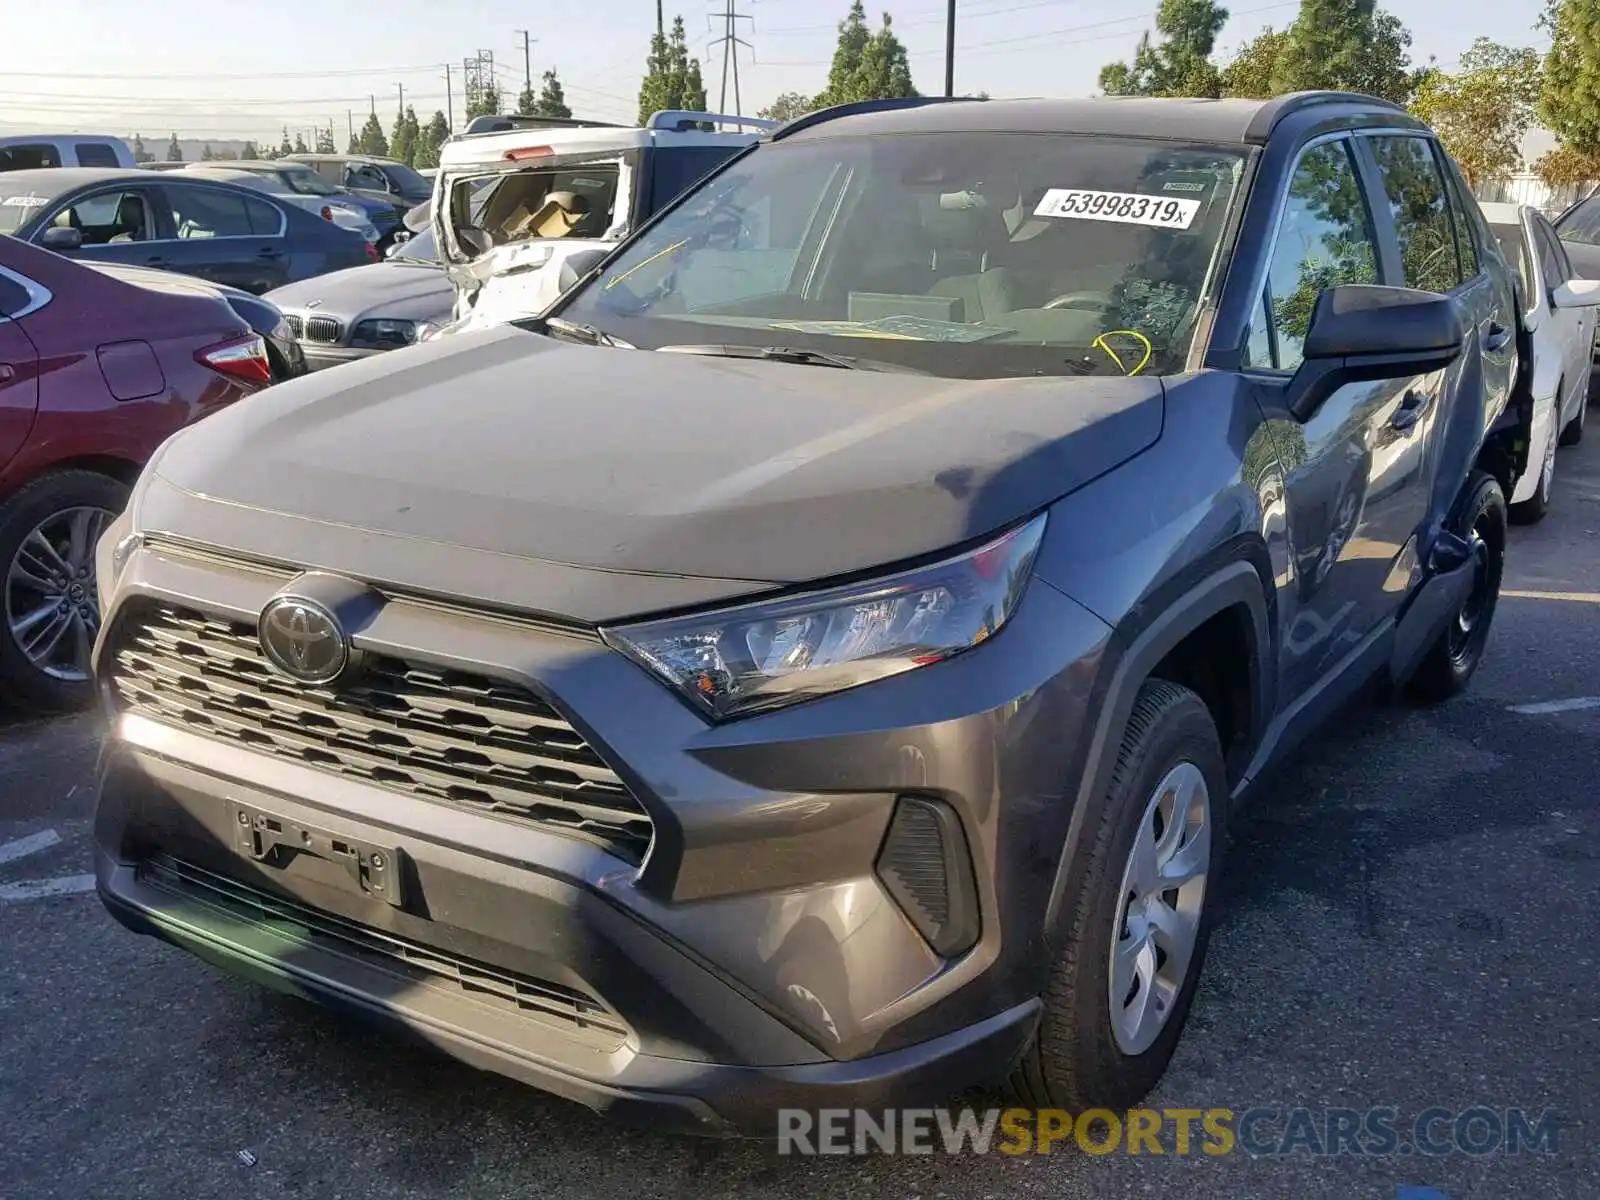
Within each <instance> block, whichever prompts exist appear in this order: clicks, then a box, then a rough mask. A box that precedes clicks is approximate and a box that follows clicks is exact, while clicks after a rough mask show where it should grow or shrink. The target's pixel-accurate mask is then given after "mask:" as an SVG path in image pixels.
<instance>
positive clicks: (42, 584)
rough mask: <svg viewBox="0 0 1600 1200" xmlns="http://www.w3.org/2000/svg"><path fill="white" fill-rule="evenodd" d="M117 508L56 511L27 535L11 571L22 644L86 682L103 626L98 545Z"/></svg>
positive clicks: (43, 667) (32, 658)
mask: <svg viewBox="0 0 1600 1200" xmlns="http://www.w3.org/2000/svg"><path fill="white" fill-rule="evenodd" d="M115 519H116V514H115V513H112V512H109V511H108V510H106V509H103V508H96V507H92V506H80V507H76V508H67V509H63V510H61V511H60V512H57V513H52V514H51V515H50V516H48V517H46V518H45V519H44V520H43V521H41V522H39V524H38V525H36V526H34V528H33V530H32V532H30V533H29V534H28V536H27V537H25V538H23V539H22V544H21V545H20V546H19V547H18V548H17V552H16V553H15V554H14V555H12V558H11V563H10V566H9V568H8V569H7V571H6V582H5V617H6V624H7V625H8V626H9V627H10V630H11V637H12V640H13V641H14V642H15V643H16V645H17V649H18V650H20V651H22V653H23V655H24V656H25V657H26V658H27V660H28V661H29V662H31V663H32V664H33V665H34V666H35V667H36V668H38V669H39V670H40V671H42V672H43V673H44V674H46V675H48V676H50V677H51V678H52V679H59V680H62V681H63V682H66V683H81V682H82V681H84V680H86V679H88V678H89V656H90V653H91V651H92V650H93V649H94V639H95V635H96V634H97V633H98V632H99V631H100V599H99V595H98V593H97V592H96V590H95V562H94V550H95V545H96V544H97V543H98V542H99V540H100V535H101V534H102V533H104V532H105V530H106V527H107V526H108V525H110V524H111V522H112V521H113V520H115Z"/></svg>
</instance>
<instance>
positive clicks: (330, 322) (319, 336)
mask: <svg viewBox="0 0 1600 1200" xmlns="http://www.w3.org/2000/svg"><path fill="white" fill-rule="evenodd" d="M340 332H341V330H340V326H339V322H338V321H337V320H336V319H335V318H333V317H307V318H306V332H305V340H306V341H308V342H320V343H322V344H323V345H325V346H332V345H336V344H337V343H338V341H339V334H340Z"/></svg>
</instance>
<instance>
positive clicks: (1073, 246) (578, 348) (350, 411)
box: [95, 93, 1517, 1136]
mask: <svg viewBox="0 0 1600 1200" xmlns="http://www.w3.org/2000/svg"><path fill="white" fill-rule="evenodd" d="M491 136H492V135H491ZM1369 213H1370V214H1377V216H1378V218H1379V219H1377V220H1373V219H1371V217H1369ZM569 266H571V267H572V269H573V270H577V269H578V268H577V266H576V264H574V263H572V260H569ZM1515 306H1516V300H1515V292H1514V285H1513V282H1512V277H1511V273H1510V270H1509V268H1508V267H1507V265H1506V263H1505V261H1504V259H1503V258H1502V256H1501V254H1500V252H1499V250H1498V249H1497V247H1496V244H1495V240H1494V237H1493V235H1492V233H1491V232H1490V231H1489V228H1488V226H1487V225H1486V224H1485V222H1484V220H1483V217H1482V214H1481V213H1480V212H1479V211H1478V209H1477V206H1476V205H1475V204H1474V202H1473V201H1472V199H1471V197H1470V194H1469V192H1468V191H1467V188H1466V184H1465V181H1464V180H1463V178H1462V175H1461V173H1460V171H1459V170H1458V169H1457V168H1456V166H1455V165H1454V164H1453V163H1452V162H1451V161H1450V160H1449V158H1448V157H1447V156H1446V155H1445V154H1444V152H1443V150H1442V149H1441V148H1440V145H1439V143H1438V141H1437V139H1436V138H1435V137H1434V136H1433V134H1432V133H1431V132H1430V131H1429V130H1428V129H1427V127H1425V126H1424V125H1422V124H1421V123H1420V122H1418V121H1417V120H1416V119H1415V118H1414V117H1412V116H1411V115H1410V114H1409V113H1407V112H1406V111H1405V110H1404V109H1402V108H1399V107H1397V106H1393V105H1390V104H1387V103H1385V102H1382V101H1379V100H1374V99H1371V98H1367V97H1360V96H1349V95H1338V94H1327V93H1315V94H1299V95H1290V96H1283V97H1278V98H1276V99H1273V100H1270V101H1264V102H1263V101H1246V100H1221V101H1217V100H1207V101H1191V100H1155V99H1121V98H1119V99H1114V100H1106V99H1096V100H1049V101H1042V100H1015V101H977V100H975V101H955V102H950V101H938V102H935V101H930V100H908V101H889V102H876V103H870V104H864V105H846V106H843V107H842V108H839V109H834V110H828V111H824V112H820V113H816V114H812V115H811V116H808V117H804V118H801V119H800V120H797V121H794V122H791V123H789V124H787V125H786V126H784V127H783V128H782V129H781V130H778V131H777V132H775V133H773V134H772V135H771V136H770V138H768V139H765V140H763V141H761V142H760V143H759V144H757V145H756V146H755V147H754V149H752V150H751V151H750V152H749V153H747V154H745V155H742V156H740V157H738V158H735V159H733V160H732V161H730V162H728V163H726V164H725V165H724V166H723V168H722V169H721V170H720V171H718V172H717V173H715V174H713V175H712V176H711V177H710V178H708V179H705V180H703V181H701V182H700V183H699V184H697V185H696V186H694V187H693V188H691V189H690V190H689V191H688V192H686V193H685V194H684V195H683V196H682V197H680V199H679V200H678V201H677V202H676V203H675V204H674V205H673V206H671V207H670V208H668V209H667V210H666V211H665V212H664V213H663V214H661V215H660V216H659V217H658V218H657V219H656V220H655V221H654V222H652V223H651V224H650V225H648V226H646V227H645V228H643V229H642V230H640V231H638V232H636V233H635V234H634V235H633V236H631V237H629V238H627V239H626V240H625V241H623V242H622V243H621V244H620V245H619V246H618V247H617V248H616V249H615V250H614V251H613V252H611V253H610V254H609V255H608V256H605V257H602V258H601V260H600V261H599V262H597V263H595V264H593V265H591V266H588V267H586V268H584V270H583V273H582V274H581V275H580V277H579V281H578V285H577V286H576V287H575V288H573V289H572V290H569V291H568V292H567V293H566V294H565V295H564V297H563V298H562V300H561V301H560V302H559V304H558V305H557V306H556V307H555V308H554V309H553V310H552V311H551V312H550V313H548V314H546V315H543V316H541V317H540V318H538V319H536V320H531V321H527V322H522V323H519V324H515V325H509V326H502V327H498V328H492V329H485V330H480V331H476V332H470V333H463V334H460V335H458V336H455V337H450V338H442V339H440V340H438V341H434V342H428V343H424V344H423V345H420V346H417V347H413V348H411V349H409V350H406V351H404V352H402V353H399V354H389V355H381V356H378V357H376V358H373V359H370V360H368V361H366V362H363V363H361V364H359V365H357V366H352V367H348V368H345V369H343V370H341V371H336V372H321V373H317V374H313V375H310V376H308V377H306V378H305V379H301V380H296V381H294V382H291V383H289V384H285V385H284V386H282V387H281V388H278V389H276V390H275V395H274V396H273V402H272V403H270V404H260V405H244V406H239V407H237V408H235V409H234V410H232V411H231V412H228V413H224V414H221V415H220V416H218V417H216V418H213V419H211V420H208V421H206V422H204V423H203V424H201V425H199V426H197V427H196V428H195V429H193V430H191V431H189V432H186V433H185V434H183V435H182V436H180V437H178V438H176V439H175V440H174V441H173V442H172V443H170V445H169V447H168V448H167V450H166V452H165V453H164V454H163V455H162V456H161V458H160V459H159V461H157V462H156V463H155V464H153V465H152V467H151V468H150V469H149V470H148V471H147V472H146V474H145V476H144V478H143V481H142V483H141V486H140V491H139V496H138V499H137V502H136V503H135V504H134V505H133V506H132V507H131V509H130V510H129V512H128V513H127V514H125V516H124V517H123V518H122V519H121V520H120V521H119V522H118V524H117V525H116V527H115V528H114V530H113V531H112V533H111V534H110V535H108V537H107V538H106V540H105V541H104V542H102V546H103V547H104V548H105V549H104V550H103V552H102V555H103V557H102V562H103V565H102V569H101V574H100V577H99V578H100V581H101V586H102V587H103V588H104V589H105V590H106V596H107V599H106V611H107V613H108V617H107V625H106V631H105V633H104V635H103V636H102V638H101V640H100V642H99V645H98V649H97V662H98V670H99V672H100V678H101V681H102V687H103V694H104V695H105V696H106V697H107V703H108V706H109V712H110V715H111V725H110V728H111V731H112V733H111V740H110V742H109V743H108V746H107V749H106V752H105V755H104V757H103V759H102V763H103V768H102V769H103V774H102V777H101V786H100V795H99V808H98V814H97V816H96V820H95V831H96V858H97V861H96V874H97V877H98V882H99V889H100V894H101V896H102V897H103V899H104V900H105V903H106V905H107V906H108V908H109V909H110V910H111V911H112V912H113V913H114V914H115V915H116V916H117V917H118V919H120V920H122V921H123V922H124V923H126V924H127V925H128V926H129V927H130V928H133V929H136V930H139V931H141V932H144V933H151V934H155V935H157V936H160V937H165V938H168V939H170V940H172V941H174V942H176V943H178V944H179V945H182V946H184V947H187V948H189V949H191V950H194V951H196V952H198V953H200V954H202V955H204V957H205V958H206V959H208V960H209V961H211V962H213V963H218V964H223V965H228V966H231V967H233V968H234V969H236V970H238V971H241V972H244V973H245V974H248V975H250V976H252V977H254V978H256V979H261V980H265V981H268V982H271V983H273V984H274V985H276V986H279V987H283V988H286V989H290V990H293V991H295V992H297V993H299V994H302V995H307V996H312V997H317V998H321V999H323V1000H325V1001H328V1002H331V1003H340V1004H343V1005H346V1006H348V1007H350V1008H353V1009H356V1010H358V1011H360V1012H361V1013H363V1014H365V1015H367V1016H370V1017H373V1018H376V1019H379V1020H382V1021H387V1022H391V1023H394V1024H397V1025H400V1026H404V1027H409V1028H410V1029H412V1030H415V1031H417V1032H419V1033H420V1034H421V1035H422V1036H424V1037H425V1038H426V1039H427V1040H428V1041H430V1042H431V1043H432V1044H434V1045H435V1046H438V1047H441V1048H444V1049H446V1050H449V1051H451V1052H453V1053H455V1054H457V1055H459V1056H460V1057H462V1058H464V1059H466V1060H467V1061H469V1062H472V1063H475V1064H477V1065H479V1066H485V1067H490V1068H492V1069H494V1070H497V1071H501V1072H504V1073H506V1074H508V1075H511V1076H514V1077H516V1078H518V1079H522V1080H525V1081H527V1082H530V1083H533V1084H536V1085H539V1086H542V1087H546V1088H549V1089H551V1090H553V1091H556V1092H559V1093H560V1094H561V1095H563V1096H567V1097H570V1098H573V1099H578V1100H581V1101H585V1102H587V1103H589V1104H591V1105H593V1106H595V1107H597V1108H601V1109H605V1110H608V1111H611V1112H620V1113H627V1114H631V1115H634V1116H639V1115H641V1114H647V1113H648V1114H650V1115H651V1116H652V1117H653V1118H654V1119H655V1120H657V1121H659V1122H661V1123H663V1124H668V1125H680V1126H684V1127H689V1128H694V1129H697V1130H699V1131H702V1132H726V1131H728V1130H730V1129H736V1128H746V1129H750V1130H752V1131H754V1132H756V1133H760V1134H765V1135H767V1136H770V1134H771V1131H772V1129H773V1128H774V1124H773V1110H774V1109H775V1108H778V1107H780V1106H784V1107H799V1108H815V1107H817V1106H822V1107H848V1106H851V1105H853V1104H866V1105H869V1106H870V1107H872V1108H873V1109H878V1108H880V1107H898V1106H899V1105H900V1104H902V1103H903V1102H911V1103H916V1104H926V1103H928V1102H930V1101H934V1100H937V1099H938V1098H939V1097H941V1096H942V1095H944V1094H947V1093H949V1092H951V1091H953V1090H955V1089H957V1088H960V1087H963V1086H965V1085H967V1084H970V1083H974V1082H979V1081H982V1080H985V1079H987V1078H990V1077H993V1076H995V1075H997V1074H999V1073H1003V1072H1005V1071H1007V1070H1008V1069H1011V1068H1012V1067H1013V1066H1014V1067H1015V1076H1014V1082H1015V1085H1016V1087H1017V1088H1018V1090H1020V1091H1021V1092H1022V1094H1023V1096H1024V1097H1025V1101H1026V1102H1027V1103H1029V1104H1030V1105H1032V1106H1035V1107H1052V1108H1064V1109H1067V1110H1069V1111H1071V1112H1082V1111H1084V1109H1085V1108H1087V1107H1092V1106H1104V1107H1107V1108H1111V1109H1114V1110H1121V1109H1123V1108H1125V1107H1127V1106H1128V1105H1130V1104H1133V1103H1136V1102H1137V1101H1138V1100H1139V1098H1140V1097H1141V1096H1143V1095H1144V1094H1145V1093H1146V1092H1147V1091H1148V1090H1149V1089H1150V1088H1151V1087H1152V1085H1154V1084H1155V1083H1156V1081H1157V1080H1158V1079H1159V1077H1160V1076H1161V1074H1162V1072H1163V1070H1164V1069H1165V1067H1166V1064H1167V1062H1168V1060H1169V1058H1170V1056H1171V1055H1172V1053H1173V1049H1174V1047H1175V1045H1176V1043H1177V1040H1178V1037H1179V1034H1180V1031H1181V1029H1182V1027H1183V1024H1184V1019H1185V1014H1186V1013H1187V1011H1188V1008H1189V1003H1190V1000H1191V998H1192V996H1193V994H1194V989H1195V985H1196V980H1197V979H1198V977H1199V975H1200V970H1201V963H1202V960H1203V958H1204V955H1205V948H1206V939H1207V935H1208V932H1209V930H1210V928H1211V924H1212V921H1213V918H1214V914H1215V910H1216V908H1217V907H1218V905H1217V899H1216V898H1217V895H1218V890H1219V886H1220V884H1221V881H1222V878H1221V877H1222V874H1223V872H1224V871H1225V869H1226V866H1227V864H1226V861H1225V858H1224V853H1223V847H1224V841H1225V838H1224V831H1225V828H1226V825H1227V822H1228V819H1229V817H1230V816H1231V814H1232V813H1233V812H1234V811H1235V808H1236V803H1235V802H1236V800H1242V799H1243V798H1244V797H1245V796H1247V795H1248V794H1249V790H1250V784H1251V781H1252V780H1257V779H1260V778H1261V777H1262V773H1263V772H1264V771H1265V770H1267V769H1268V768H1269V767H1270V766H1271V765H1272V764H1273V763H1275V762H1277V761H1278V760H1279V759H1280V758H1281V757H1282V755H1283V754H1284V753H1285V752H1286V751H1287V750H1288V749H1289V748H1290V747H1291V746H1292V745H1293V744H1294V743H1296V742H1297V741H1299V740H1300V739H1302V738H1304V737H1306V736H1308V735H1310V734H1311V733H1312V732H1313V731H1315V730H1316V729H1318V728H1320V727H1321V726H1322V725H1323V724H1324V723H1325V722H1326V721H1327V720H1328V718H1329V717H1330V715H1331V714H1332V713H1333V712H1335V711H1337V709H1338V707H1339V706H1340V705H1341V704H1342V703H1343V702H1344V701H1346V700H1347V699H1348V698H1350V697H1351V696H1353V695H1354V694H1355V693H1356V692H1357V691H1358V690H1359V689H1362V688H1364V687H1366V686H1367V685H1368V684H1369V683H1370V682H1371V681H1373V680H1374V679H1378V678H1388V679H1392V680H1394V681H1395V682H1397V683H1398V684H1399V685H1401V686H1403V687H1404V688H1406V689H1407V690H1408V691H1409V692H1410V693H1411V694H1412V695H1413V696H1415V697H1416V698H1417V699H1419V700H1428V701H1438V700H1442V699H1444V698H1445V697H1448V696H1451V695H1454V694H1456V693H1459V692H1461V691H1462V690H1463V689H1464V688H1466V687H1467V686H1468V683H1469V682H1470V680H1471V679H1472V676H1473V673H1474V671H1475V670H1476V669H1477V666H1478V664H1479V661H1480V659H1481V656H1482V654H1483V652H1484V647H1485V645H1486V644H1487V639H1488V637H1489V631H1490V624H1491V621H1492V618H1493V616H1494V612H1495V606H1496V599H1497V596H1498V593H1499V587H1500V580H1501V573H1502V569H1503V564H1504V554H1505V546H1506V509H1505V493H1506V492H1508V491H1509V490H1511V489H1512V488H1513V487H1514V486H1515V485H1516V482H1517V479H1516V473H1515V471H1514V469H1513V468H1512V466H1511V464H1512V463H1513V461H1514V458H1513V454H1512V451H1511V449H1510V447H1509V446H1508V444H1507V443H1508V441H1510V440H1511V438H1512V436H1513V435H1512V434H1510V433H1509V432H1507V431H1505V430H1504V429H1503V428H1502V421H1503V418H1504V416H1505V414H1506V413H1507V412H1508V411H1510V408H1509V400H1510V395H1511V391H1512V386H1513V379H1514V377H1515V375H1516V370H1517V349H1516V339H1515V328H1516V320H1517V313H1516V307H1515ZM173 544H178V545H182V546H184V547H192V548H193V552H192V553H189V554H186V555H184V556H183V557H181V558H174V557H173V556H172V552H171V551H170V550H168V549H167V548H166V547H168V546H171V545H173Z"/></svg>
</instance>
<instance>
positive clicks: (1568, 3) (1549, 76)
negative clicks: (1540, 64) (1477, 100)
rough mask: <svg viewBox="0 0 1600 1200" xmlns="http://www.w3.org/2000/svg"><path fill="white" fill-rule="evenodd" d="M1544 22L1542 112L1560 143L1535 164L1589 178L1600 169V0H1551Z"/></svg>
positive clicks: (1564, 177) (1567, 178) (1573, 178)
mask: <svg viewBox="0 0 1600 1200" xmlns="http://www.w3.org/2000/svg"><path fill="white" fill-rule="evenodd" d="M1539 24H1540V25H1541V27H1542V28H1543V29H1544V31H1545V32H1546V33H1548V34H1549V35H1550V50H1549V52H1548V53H1547V54H1546V55H1545V58H1544V79H1543V82H1542V84H1541V87H1540V90H1539V118H1540V119H1541V120H1542V121H1543V122H1544V124H1545V127H1546V128H1548V129H1549V130H1550V132H1551V133H1553V134H1555V135H1556V139H1557V141H1558V142H1559V143H1560V144H1559V145H1558V147H1557V148H1556V149H1555V150H1554V151H1552V152H1551V153H1550V154H1547V155H1546V156H1545V157H1544V158H1543V159H1540V161H1539V163H1538V164H1536V166H1535V169H1536V170H1537V171H1538V172H1539V174H1540V175H1541V176H1543V177H1544V178H1545V182H1546V183H1550V182H1552V181H1553V180H1555V179H1557V178H1559V179H1560V182H1562V183H1581V182H1585V181H1587V180H1589V179H1593V178H1595V177H1596V175H1597V174H1600V0H1548V4H1547V6H1546V8H1545V13H1544V16H1543V17H1542V18H1540V21H1539Z"/></svg>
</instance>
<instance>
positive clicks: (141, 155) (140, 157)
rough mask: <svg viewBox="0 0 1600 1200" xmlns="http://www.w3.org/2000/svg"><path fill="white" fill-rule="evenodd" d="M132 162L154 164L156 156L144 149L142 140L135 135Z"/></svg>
mask: <svg viewBox="0 0 1600 1200" xmlns="http://www.w3.org/2000/svg"><path fill="white" fill-rule="evenodd" d="M131 149H132V150H133V161H134V162H140V163H147V162H154V161H155V158H156V156H155V155H154V154H151V153H150V151H148V150H146V149H145V148H144V139H143V138H142V137H140V136H139V135H138V134H137V133H136V134H134V135H133V146H132V147H131Z"/></svg>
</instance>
